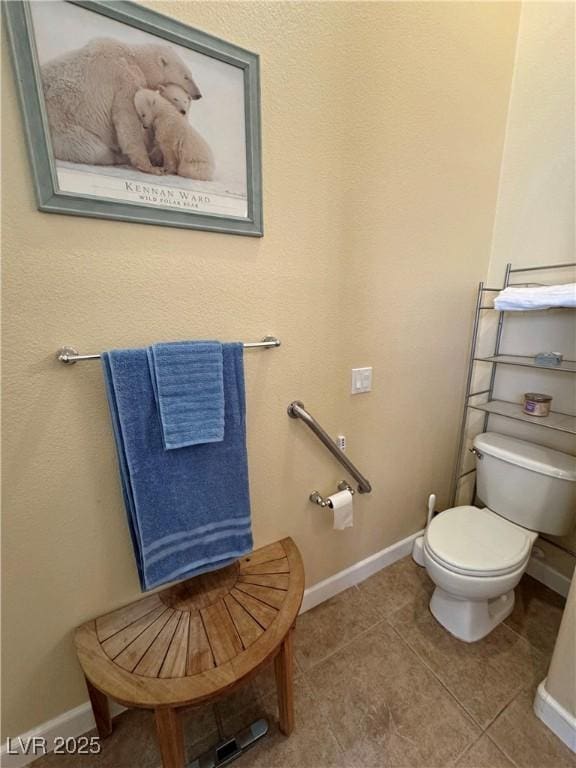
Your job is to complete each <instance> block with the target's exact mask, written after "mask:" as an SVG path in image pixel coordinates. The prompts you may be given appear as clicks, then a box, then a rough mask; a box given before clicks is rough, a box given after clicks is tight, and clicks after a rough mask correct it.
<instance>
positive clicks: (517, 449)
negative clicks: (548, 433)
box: [474, 432, 576, 536]
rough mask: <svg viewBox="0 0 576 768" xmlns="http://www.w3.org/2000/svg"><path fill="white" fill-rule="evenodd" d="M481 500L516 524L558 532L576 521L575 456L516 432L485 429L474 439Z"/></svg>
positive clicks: (478, 488)
mask: <svg viewBox="0 0 576 768" xmlns="http://www.w3.org/2000/svg"><path fill="white" fill-rule="evenodd" d="M474 448H475V449H476V451H477V452H478V453H477V454H476V488H477V493H478V496H479V498H480V499H481V501H482V502H483V503H484V504H485V506H487V507H488V509H491V510H492V511H493V512H496V513H497V514H498V515H501V516H502V517H505V518H506V519H507V520H510V521H511V522H513V523H516V524H517V525H521V526H523V527H524V528H529V529H530V530H532V531H538V532H540V533H550V534H553V535H554V536H560V535H564V534H566V533H570V531H571V530H572V527H573V525H574V522H575V520H576V458H575V457H574V456H569V455H568V454H567V453H561V452H560V451H554V450H552V449H551V448H545V447H544V446H542V445H536V444H535V443H528V442H526V441H525V440H518V439H516V438H514V437H508V436H506V435H499V434H497V433H496V432H484V433H482V434H480V435H477V436H476V437H475V438H474Z"/></svg>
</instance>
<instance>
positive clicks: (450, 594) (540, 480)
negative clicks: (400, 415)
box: [421, 432, 576, 643]
mask: <svg viewBox="0 0 576 768" xmlns="http://www.w3.org/2000/svg"><path fill="white" fill-rule="evenodd" d="M474 449H475V451H474V452H475V454H476V484H477V495H478V497H479V498H480V499H481V500H482V502H483V503H484V504H485V505H486V506H485V507H484V508H483V509H479V508H478V507H469V506H461V507H452V509H447V510H445V511H444V512H441V513H440V514H439V515H437V516H436V517H434V518H433V519H432V520H431V522H430V524H429V525H428V527H427V529H426V533H425V535H424V537H423V538H424V541H423V544H422V545H421V548H422V550H423V556H424V557H423V559H424V565H425V567H426V570H427V571H428V575H429V576H430V578H431V579H432V581H433V582H434V584H436V589H435V590H434V594H433V595H432V600H431V601H430V610H431V611H432V613H433V615H434V616H435V618H436V619H437V620H438V621H439V622H440V624H442V626H444V627H445V628H446V629H447V630H448V631H449V632H451V633H452V634H453V635H455V636H456V637H458V638H460V640H464V641H466V642H467V643H471V642H474V641H475V640H480V638H482V637H485V635H487V634H488V633H489V632H491V631H492V630H493V629H494V627H496V626H497V625H498V624H499V623H500V622H501V621H503V620H504V619H505V618H506V617H507V616H508V615H509V614H510V612H511V611H512V608H513V607H514V587H515V586H516V585H517V584H518V582H519V581H520V578H521V577H522V574H523V573H524V571H525V570H526V567H527V565H528V560H529V558H530V552H531V550H532V545H533V544H534V542H535V541H536V538H537V537H538V533H548V534H552V535H555V536H557V535H563V534H566V533H569V532H570V530H571V529H572V526H573V523H574V520H575V518H576V458H575V457H573V456H569V455H568V454H566V453H561V452H560V451H554V450H551V449H550V448H544V447H543V446H540V445H535V444H534V443H528V442H525V441H524V440H517V439H515V438H512V437H507V436H505V435H499V434H496V433H495V432H485V433H483V434H481V435H478V436H477V437H476V438H475V439H474Z"/></svg>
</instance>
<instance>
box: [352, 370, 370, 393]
mask: <svg viewBox="0 0 576 768" xmlns="http://www.w3.org/2000/svg"><path fill="white" fill-rule="evenodd" d="M371 390H372V368H352V390H351V391H352V394H353V395H359V394H360V393H361V392H370V391H371Z"/></svg>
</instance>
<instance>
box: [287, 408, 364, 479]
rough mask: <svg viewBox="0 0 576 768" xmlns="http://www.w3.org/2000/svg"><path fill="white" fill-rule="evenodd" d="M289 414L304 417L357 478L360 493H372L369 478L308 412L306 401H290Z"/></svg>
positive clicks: (304, 420)
mask: <svg viewBox="0 0 576 768" xmlns="http://www.w3.org/2000/svg"><path fill="white" fill-rule="evenodd" d="M288 416H290V418H291V419H302V421H303V422H304V423H305V424H306V426H307V427H309V428H310V429H311V430H312V432H314V434H315V435H316V437H318V438H319V439H320V441H321V442H322V443H324V445H325V446H326V448H328V450H329V451H330V453H331V454H332V455H333V456H335V457H336V458H337V459H338V461H339V462H340V464H342V466H343V467H344V468H345V469H347V470H348V472H350V474H351V475H352V477H353V478H354V479H355V480H356V482H357V483H358V492H359V493H370V491H371V490H372V486H371V485H370V483H369V482H368V480H366V478H365V477H364V475H363V474H362V473H361V472H359V471H358V470H357V469H356V467H355V466H354V464H352V462H351V461H350V459H349V458H348V456H346V454H345V453H344V452H343V451H341V450H340V448H339V447H338V446H337V445H336V443H335V442H334V440H332V438H331V437H330V435H329V434H328V433H327V432H326V431H325V430H323V429H322V427H321V426H320V424H318V422H317V421H316V419H315V418H314V417H313V416H311V415H310V414H309V413H308V411H307V410H306V408H304V403H301V402H300V400H294V402H293V403H290V405H289V406H288Z"/></svg>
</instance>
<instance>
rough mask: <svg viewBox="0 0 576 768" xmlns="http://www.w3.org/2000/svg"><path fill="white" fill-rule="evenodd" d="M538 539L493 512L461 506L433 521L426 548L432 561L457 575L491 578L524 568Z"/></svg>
mask: <svg viewBox="0 0 576 768" xmlns="http://www.w3.org/2000/svg"><path fill="white" fill-rule="evenodd" d="M537 536H538V534H537V533H536V532H534V531H529V530H527V529H525V528H521V527H520V526H519V525H515V524H514V523H511V522H510V521H509V520H506V519H504V518H503V517H500V516H499V515H497V514H495V513H494V512H492V511H491V510H490V509H487V508H484V509H479V508H478V507H471V506H461V507H452V508H451V509H447V510H445V511H444V512H441V513H440V514H439V515H437V516H436V517H434V518H433V519H432V521H431V522H430V524H429V525H428V528H427V529H426V535H425V539H424V547H425V550H426V552H427V554H428V556H429V557H430V558H431V559H432V560H434V561H435V562H436V563H437V564H438V565H439V566H441V567H443V568H446V569H447V570H449V571H452V572H453V573H458V574H462V575H464V576H475V577H477V578H482V577H485V578H488V577H494V576H504V575H506V574H510V573H513V572H514V571H517V570H518V569H520V568H523V566H524V565H525V564H526V562H527V560H528V558H529V557H530V552H531V550H532V545H533V543H534V541H535V540H536V538H537Z"/></svg>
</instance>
